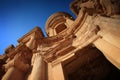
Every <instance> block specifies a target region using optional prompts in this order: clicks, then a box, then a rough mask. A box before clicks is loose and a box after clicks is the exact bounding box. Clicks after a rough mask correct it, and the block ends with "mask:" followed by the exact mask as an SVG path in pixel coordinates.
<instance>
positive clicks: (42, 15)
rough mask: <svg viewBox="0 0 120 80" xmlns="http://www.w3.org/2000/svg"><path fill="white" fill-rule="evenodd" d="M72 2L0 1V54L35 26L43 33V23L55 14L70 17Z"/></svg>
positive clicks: (67, 0) (42, 0) (64, 0)
mask: <svg viewBox="0 0 120 80" xmlns="http://www.w3.org/2000/svg"><path fill="white" fill-rule="evenodd" d="M72 1H73V0H0V54H2V53H4V50H5V48H7V47H8V46H9V45H10V44H13V45H15V46H16V45H17V44H18V43H17V40H18V39H19V38H20V37H22V36H23V35H24V34H26V33H27V32H29V31H30V30H31V29H33V28H34V27H35V26H39V27H41V29H42V30H43V32H44V33H45V22H46V20H47V19H48V17H49V16H50V15H52V14H53V13H55V12H59V11H64V12H68V13H70V14H71V15H73V14H72V12H71V11H70V8H69V4H70V2H72Z"/></svg>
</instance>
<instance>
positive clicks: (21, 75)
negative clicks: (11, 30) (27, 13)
mask: <svg viewBox="0 0 120 80" xmlns="http://www.w3.org/2000/svg"><path fill="white" fill-rule="evenodd" d="M119 7H120V1H119V0H74V1H73V2H72V3H71V4H70V8H71V10H72V11H73V13H74V14H75V15H76V16H77V17H76V19H73V18H72V16H71V15H69V14H68V13H65V12H58V13H55V14H53V15H52V16H50V17H49V18H48V20H47V22H46V33H47V35H48V37H45V36H44V35H43V32H42V30H41V29H40V28H39V27H35V28H34V29H33V30H31V31H30V32H28V33H27V34H25V35H24V36H23V37H22V38H20V39H18V43H19V44H18V45H17V46H16V47H14V46H13V45H10V46H9V47H8V48H6V50H5V53H4V54H3V55H1V56H0V79H1V80H119V79H120V70H119V69H120V35H119V34H120V9H119Z"/></svg>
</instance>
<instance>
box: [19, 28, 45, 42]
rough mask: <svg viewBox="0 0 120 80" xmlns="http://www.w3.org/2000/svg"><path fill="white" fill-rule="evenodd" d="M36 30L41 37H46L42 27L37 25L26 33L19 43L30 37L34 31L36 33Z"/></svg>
mask: <svg viewBox="0 0 120 80" xmlns="http://www.w3.org/2000/svg"><path fill="white" fill-rule="evenodd" d="M36 32H37V34H38V35H39V37H44V34H43V32H42V30H41V29H40V27H35V28H34V29H32V30H31V31H30V32H28V33H27V34H25V35H24V36H23V37H22V38H20V39H18V42H19V43H20V42H22V40H23V39H25V38H26V37H28V36H29V35H31V34H32V33H36Z"/></svg>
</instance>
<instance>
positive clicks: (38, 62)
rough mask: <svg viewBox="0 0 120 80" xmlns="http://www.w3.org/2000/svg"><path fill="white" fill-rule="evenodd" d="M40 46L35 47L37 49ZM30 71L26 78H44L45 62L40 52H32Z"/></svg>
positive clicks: (35, 79) (36, 79)
mask: <svg viewBox="0 0 120 80" xmlns="http://www.w3.org/2000/svg"><path fill="white" fill-rule="evenodd" d="M39 49H40V47H38V48H37V51H40V50H39ZM31 64H32V71H31V74H30V75H29V77H28V80H46V70H45V69H46V63H45V62H44V61H43V59H42V57H41V53H40V52H37V53H34V54H33V56H32V63H31Z"/></svg>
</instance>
